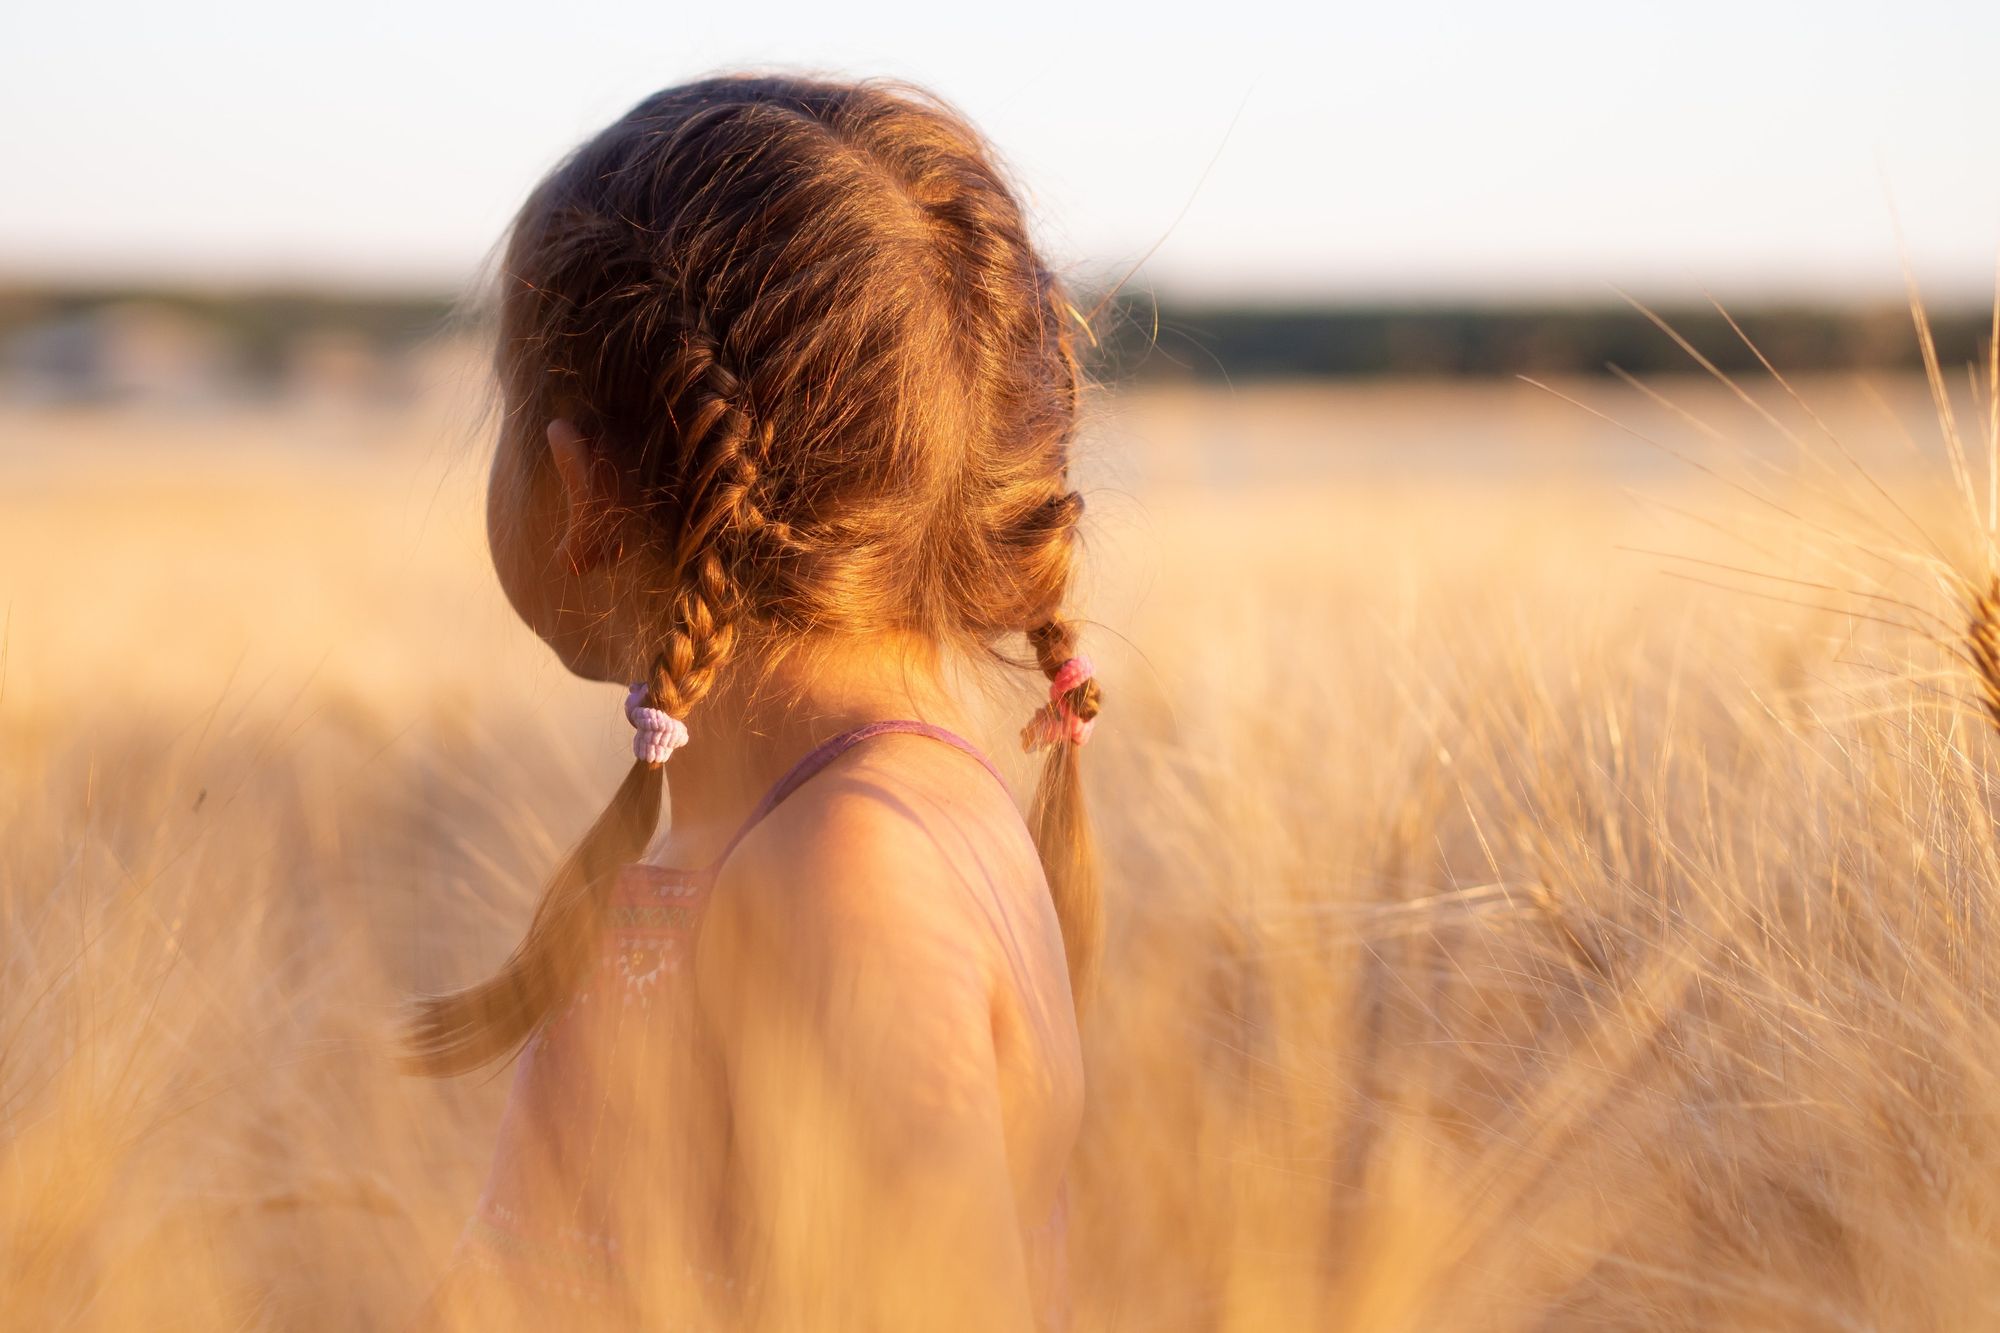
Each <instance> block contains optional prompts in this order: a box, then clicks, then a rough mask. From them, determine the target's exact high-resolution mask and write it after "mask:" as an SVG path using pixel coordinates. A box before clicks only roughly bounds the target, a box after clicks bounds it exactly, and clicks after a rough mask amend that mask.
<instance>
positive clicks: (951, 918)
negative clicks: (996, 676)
mask: <svg viewBox="0 0 2000 1333" xmlns="http://www.w3.org/2000/svg"><path fill="white" fill-rule="evenodd" d="M1045 897H1046V892H1045V890H1044V889H1043V887H1042V885H1041V883H1040V867H1039V862H1038V861H1037V860H1036V858H1035V855H1034V848H1033V845H1032V843H1030V842H1029V840H1028V838H1027V834H1026V830H1025V829H1024V828H1023V827H1022V825H1021V821H1020V817H1019V814H1018V812H1017V811H1016V809H1015V807H1014V805H1013V802H1012V799H1011V797H1010V796H1009V794H1008V793H1007V792H1006V790H1005V789H1004V788H1002V787H1001V786H1000V784H999V783H997V782H995V781H994V780H993V777H992V775H991V774H989V773H987V772H986V771H985V770H984V769H983V768H981V767H980V765H979V764H977V763H976V762H974V761H972V760H970V759H969V758H968V757H967V756H965V755H963V754H960V753H958V752H957V751H955V750H952V749H950V748H949V747H946V746H942V745H939V744H938V743H937V742H935V741H931V740H926V739H924V738H921V737H905V736H886V737H881V738H878V739H877V740H875V741H873V742H871V743H870V744H868V745H866V746H858V747H856V748H855V749H854V750H851V751H849V752H848V753H847V754H845V755H842V756H841V757H840V758H839V759H838V760H836V761H835V762H834V763H833V764H831V765H829V766H828V768H827V769H826V770H825V771H823V772H821V773H819V774H817V775H816V776H815V777H814V778H813V779H812V780H811V781H810V782H807V783H806V784H805V785H804V786H802V787H800V788H799V790H798V791H796V792H794V793H793V794H792V796H791V797H790V798H789V799H788V800H786V801H785V802H784V803H782V804H781V805H779V806H778V808H777V809H776V810H774V811H773V812H772V813H771V814H770V815H769V816H768V817H767V818H765V819H764V820H763V822H761V823H760V824H759V825H758V826H757V827H756V829H754V830H753V831H752V832H751V834H750V835H749V836H748V837H746V838H745V839H744V841H743V843H742V844H741V845H740V846H739V847H738V848H737V850H736V852H735V854H734V855H733V856H732V857H731V858H730V862H729V864H728V866H727V867H726V869H725V870H724V872H723V875H722V879H721V881H720V882H719V883H718V885H717V888H716V892H715V895H714V899H713V901H712V902H711V904H710V906H709V909H708V910H709V919H708V921H707V922H706V923H705V925H704V935H708V934H709V933H710V932H711V931H712V932H714V934H715V936H716V941H715V943H716V946H717V947H718V948H721V949H723V950H726V951H728V952H729V953H730V954H732V955H734V956H736V957H737V958H738V961H741V962H748V961H751V958H749V957H745V956H744V955H746V954H747V955H751V956H754V958H755V960H756V961H758V962H760V963H761V964H763V965H764V966H765V967H783V968H787V969H790V970H791V971H792V976H793V979H794V980H797V981H800V982H806V981H810V980H811V979H813V978H814V977H816V976H819V975H820V974H822V973H825V972H829V971H831V972H839V971H842V970H844V969H845V967H846V966H873V967H876V968H877V969H878V970H879V968H880V965H881V964H884V963H889V962H892V961H893V962H894V963H895V964H896V968H895V972H896V973H897V974H898V975H900V976H902V977H905V978H908V979H911V980H914V981H917V982H919V983H920V984H923V985H924V988H925V990H926V991H927V992H929V993H931V994H933V995H935V994H936V993H937V989H938V986H939V985H940V984H941V983H951V982H956V983H958V984H960V985H975V984H976V985H978V986H980V987H982V988H983V987H985V986H986V985H987V984H989V983H990V981H991V978H992V969H993V966H994V959H993V957H992V949H991V944H992V940H991V935H992V931H991V925H992V923H993V921H994V919H995V916H994V914H995V913H996V912H999V913H1005V914H1008V915H1012V914H1014V913H1015V912H1016V911H1018V910H1019V905H1020V904H1023V903H1028V904H1032V903H1034V902H1036V901H1038V900H1039V899H1040V898H1045Z"/></svg>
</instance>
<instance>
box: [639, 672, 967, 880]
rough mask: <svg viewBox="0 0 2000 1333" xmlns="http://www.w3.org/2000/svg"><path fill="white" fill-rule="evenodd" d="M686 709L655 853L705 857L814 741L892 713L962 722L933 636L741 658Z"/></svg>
mask: <svg viewBox="0 0 2000 1333" xmlns="http://www.w3.org/2000/svg"><path fill="white" fill-rule="evenodd" d="M728 680H729V683H728V684H724V685H719V686H718V687H717V688H716V689H715V690H714V691H712V692H711V693H710V694H709V696H708V697H707V698H706V699H704V700H703V701H702V703H701V706H700V708H699V709H698V710H696V712H695V713H694V714H693V715H691V717H690V718H689V731H690V732H691V733H692V736H691V739H690V740H689V743H688V744H687V745H686V746H685V747H684V748H683V749H681V750H679V751H678V752H676V753H675V755H674V757H673V759H672V761H671V762H670V763H669V764H668V765H667V791H668V802H669V807H668V818H667V819H666V820H664V821H663V823H664V824H666V825H668V829H667V832H666V834H665V836H664V837H663V839H662V840H661V841H659V842H656V843H655V847H654V853H653V855H654V857H655V859H658V860H662V861H665V862H666V863H668V864H672V865H680V866H698V865H706V864H708V862H709V861H710V860H711V859H712V858H713V857H715V856H717V855H719V854H720V853H721V851H722V849H723V846H724V844H725V843H726V842H727V841H728V839H729V837H730V835H731V834H732V833H734V832H735V830H736V828H737V826H738V825H739V824H740V823H741V822H742V821H743V819H744V818H745V817H746V816H748V815H749V813H750V811H751V809H752V808H753V807H754V806H755V804H756V802H757V801H758V799H759V798H760V797H761V796H762V795H763V794H764V793H765V792H766V791H768V790H769V789H770V788H771V786H772V785H773V784H774V783H776V782H777V781H778V780H779V779H780V778H782V777H783V776H784V774H785V772H786V771H787V770H788V769H790V768H791V767H792V765H793V764H795V763H797V762H798V761H799V760H800V759H801V758H803V757H804V756H805V755H806V754H807V753H809V752H810V751H811V750H812V749H813V747H814V746H816V745H818V744H820V743H821V742H822V741H825V740H827V739H829V738H831V737H834V736H838V735H840V734H841V733H843V732H847V731H851V730H853V729H855V728H857V727H862V726H866V725H867V724H869V723H870V722H880V721H884V720H887V719H892V718H914V719H917V720H919V721H924V722H932V723H936V724H938V725H940V726H944V727H949V728H952V729H954V730H963V729H964V728H963V722H962V717H963V714H962V712H961V710H960V708H959V706H958V704H957V702H956V701H955V700H953V699H952V697H951V696H950V694H949V692H948V691H947V690H946V689H945V687H944V685H943V683H942V681H941V680H940V679H939V671H938V667H937V663H936V655H935V653H934V651H932V650H931V649H930V648H929V647H928V646H927V645H910V644H903V643H901V642H899V641H898V640H895V639H878V640H873V641H861V642H850V643H845V644H840V645H821V646H816V647H814V648H813V649H811V650H808V651H802V652H793V653H790V654H788V655H787V656H786V657H785V658H784V659H782V660H779V661H775V662H770V663H766V664H757V663H749V662H743V661H740V660H739V661H737V662H735V663H732V669H731V671H730V672H729V673H728Z"/></svg>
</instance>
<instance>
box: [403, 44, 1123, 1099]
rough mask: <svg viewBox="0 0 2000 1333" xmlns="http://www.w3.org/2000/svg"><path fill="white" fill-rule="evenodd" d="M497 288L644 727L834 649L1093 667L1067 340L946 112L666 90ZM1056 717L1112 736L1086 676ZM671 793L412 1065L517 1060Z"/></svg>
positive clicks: (503, 351)
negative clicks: (804, 653) (865, 646)
mask: <svg viewBox="0 0 2000 1333" xmlns="http://www.w3.org/2000/svg"><path fill="white" fill-rule="evenodd" d="M500 280H501V283H502V289H501V292H500V347H499V357H498V364H499V369H500V376H501V381H502V388H503V390H504V393H505V397H506V417H505V421H504V423H503V429H510V430H512V429H519V430H535V431H539V430H540V429H541V426H542V424H543V423H545V422H547V421H548V420H550V419H552V418H555V417H567V418H569V419H570V420H572V421H574V422H575V423H576V425H577V427H578V429H579V430H580V431H581V432H582V433H583V435H584V436H585V437H586V438H587V439H588V440H589V441H590V442H591V445H592V447H593V448H594V449H595V450H596V451H597V453H598V455H599V456H600V457H601V458H602V459H603V460H605V461H606V462H608V463H609V464H610V465H611V467H612V468H613V469H614V470H615V473H616V475H617V477H618V486H617V491H616V493H617V495H618V497H619V499H620V507H621V509H622V510H623V512H624V513H625V515H626V517H625V518H624V519H623V522H624V525H625V528H626V531H625V532H624V533H622V534H621V538H622V539H623V540H624V542H625V544H626V551H627V558H628V559H634V558H637V559H642V560H648V561H652V562H655V563H656V565H657V570H656V573H655V572H650V571H649V574H648V576H647V577H643V578H632V579H629V580H627V582H628V583H629V584H630V585H631V595H632V596H634V597H640V598H645V599H647V603H646V604H645V605H644V606H643V608H642V609H643V611H644V613H645V615H644V622H645V623H647V624H650V625H654V626H656V627H657V632H658V641H657V646H656V651H655V653H654V655H653V657H652V659H651V670H650V677H649V681H648V683H649V684H650V687H651V697H652V700H653V701H654V702H655V703H656V705H657V706H658V707H660V708H663V709H664V710H666V711H667V712H668V713H671V714H673V715H674V716H676V717H681V718H687V717H690V716H691V715H698V711H699V709H700V707H701V704H702V701H703V699H704V698H706V697H707V696H708V695H709V693H710V692H711V690H713V689H714V688H715V686H716V683H717V682H718V680H720V679H721V678H722V677H723V676H724V674H725V673H727V672H729V671H730V670H732V668H733V667H737V666H739V665H741V664H742V663H743V662H744V661H745V660H746V659H751V658H756V659H763V660H769V659H770V658H771V657H772V656H773V655H777V654H783V653H786V652H788V651H792V650H795V649H798V648H800V647H803V646H806V645H809V644H810V643H811V642H813V641H814V640H815V639H822V638H825V637H828V636H856V635H867V634H876V633H884V632H897V633H901V634H905V635H915V636H917V637H919V638H921V639H922V640H923V641H925V642H928V643H931V644H934V645H936V646H937V647H938V648H939V649H940V650H941V651H953V650H959V651H969V652H976V653H983V654H990V655H992V656H994V657H997V658H999V659H1000V660H1002V661H1012V660H1017V659H1018V660H1019V661H1020V662H1021V663H1023V664H1028V663H1032V665H1033V666H1034V667H1035V668H1038V669H1039V670H1040V671H1042V672H1043V673H1044V674H1046V675H1049V676H1051V677H1053V675H1054V674H1055V672H1056V671H1057V669H1058V668H1059V667H1060V666H1061V665H1062V663H1063V661H1064V660H1065V659H1066V658H1068V657H1069V656H1071V655H1072V654H1073V653H1074V652H1075V650H1076V647H1075V643H1074V633H1073V630H1072V628H1071V626H1070V624H1069V622H1068V621H1067V620H1065V618H1064V603H1065V599H1066V598H1067V596H1068V593H1069V589H1070V584H1071V570H1072V563H1073V560H1074V558H1075V551H1076V545H1077V526H1078V522H1079V520H1080V519H1081V517H1082V514H1083V500H1082V497H1081V496H1080V495H1078V493H1077V492H1076V491H1075V490H1074V489H1072V488H1071V485H1070V481H1069V452H1070V443H1071V437H1072V434H1073V432H1074V428H1075V423H1076V414H1077V400H1078V394H1079V390H1080V387H1081V383H1082V379H1081V372H1080V369H1079V366H1078V360H1077V355H1076V344H1075V337H1076V335H1077V333H1078V332H1080V325H1081V318H1080V317H1079V316H1078V315H1077V314H1076V313H1075V310H1074V307H1072V306H1071V305H1070V303H1069V301H1068V300H1067V298H1066V296H1065V294H1064V291H1063V288H1062V285H1061V284H1060V283H1059V282H1058V280H1057V279H1056V277H1055V276H1054V275H1053V274H1052V273H1051V272H1050V271H1049V269H1048V268H1047V267H1046V266H1045V265H1044V264H1043V263H1042V261H1041V259H1040V257H1039V256H1038V255H1037V253H1036V251H1035V248H1034V246H1033V244H1032V243H1031V241H1030V239H1029V236H1028V229H1027V226H1026V223H1025V220H1024V218H1023V216H1022V210H1021V207H1020V205H1019V203H1018V202H1017V201H1016V199H1015V197H1014V195H1013V193H1012V191H1011V190H1010V189H1009V188H1008V185H1007V183H1006V181H1005V180H1004V179H1003V177H1002V175H1001V173H1000V171H999V169H998V168H997V167H996V165H995V163H994V161H993V158H992V155H991V153H990V151H989V150H988V148H987V146H986V145H985V143H984V142H983V141H982V140H981V139H980V137H979V135H978V134H977V133H976V132H975V131H974V130H973V129H972V128H971V127H970V126H969V125H967V124H966V123H965V121H964V120H963V119H962V118H961V117H959V116H958V115H956V114H954V113H953V112H952V111H951V110H950V109H949V108H947V107H945V106H943V105H941V104H940V103H939V102H937V101H936V100H935V99H933V98H931V97H929V96H928V95H926V94H924V93H922V92H919V91H916V90H912V89H910V88H907V87H901V86H893V87H892V86H884V85H879V84H873V83H863V84H845V83H827V82H819V81H813V80H806V79H797V78H778V77H757V78H717V79H706V80H702V81H700V82H697V83H691V84H687V85H685V86H683V87H678V88H671V89H668V90H666V91H664V92H661V93H657V94H655V95H654V96H652V97H649V98H647V99H646V100H645V101H643V102H641V103H640V104H639V105H638V106H636V107H634V108H633V109H632V110H631V111H630V112H628V113H627V114H626V115H624V116H623V117H621V118H620V119H619V120H618V121H617V122H615V123H614V124H612V125H611V126H610V127H609V128H607V129H605V130H604V131H603V132H601V133H600V134H598V135H597V136H596V137H594V138H592V139H591V140H590V141H589V142H587V143H585V144H584V145H583V146H582V147H581V148H579V149H577V150H576V151H575V152H574V153H572V154H571V155H570V156H569V157H568V158H567V159H565V160H564V161H563V162H562V163H561V164H560V165H559V166H557V167H556V168H555V170H554V171H553V172H551V173H550V174H549V176H548V177H547V178H546V179H544V180H543V181H542V182H541V184H540V185H539V186H537V188H536V189H535V190H534V192H533V193H532V194H531V195H530V196H529V198H528V200H527V202H526V203H525V204H524V205H523V207H522V209H521V211H520V213H519V214H518V216H517V217H516V218H515V220H514V223H513V226H512V229H511V231H510V233H509V237H508V240H507V245H506V248H505V254H504V260H503V267H502V271H501V275H500ZM538 466H550V464H549V463H548V462H547V460H546V459H545V458H544V459H543V461H542V462H540V463H539V464H538ZM1024 635H1025V642H1026V646H1027V649H1028V652H1027V653H1026V654H1025V655H1024V654H1021V653H1020V652H1019V648H1018V645H1020V644H1021V643H1022V637H1021V636H1024ZM1071 703H1072V705H1073V706H1074V707H1075V709H1076V711H1077V712H1078V713H1079V714H1080V715H1081V716H1084V717H1093V716H1095V715H1096V712H1097V708H1098V694H1097V686H1096V684H1095V683H1094V682H1090V681H1086V682H1085V683H1084V684H1083V685H1081V686H1079V687H1078V688H1077V690H1076V691H1075V692H1074V694H1073V697H1072V699H1071ZM697 729H698V724H697ZM1078 749H1079V747H1078V746H1076V745H1071V744H1058V745H1054V746H1052V747H1050V751H1049V755H1048V758H1047V760H1046V763H1045V765H1044V767H1043V770H1042V774H1041V778H1040V781H1039V784H1038V787H1037V791H1036V794H1035V798H1034V807H1033V810H1032V812H1031V815H1030V825H1031V828H1032V830H1033V832H1034V836H1035V840H1036V844H1037V846H1038V847H1039V849H1040V852H1041V860H1042V864H1043V867H1044V869H1045V871H1046V873H1047V877H1048V881H1049V887H1050V891H1051V892H1052V894H1053V895H1054V900H1055V907H1056V911H1057V914H1058V916H1059V917H1060V919H1061V922H1062V929H1063V938H1064V944H1065V948H1066V951H1067V953H1068V957H1069V969H1070V974H1071V982H1072V988H1073V990H1074V992H1075V993H1076V994H1077V995H1078V996H1079V997H1080V996H1082V995H1083V994H1085V993H1086V992H1087V990H1088V987H1089V982H1090V977H1091V973H1092V971H1093V968H1094V964H1095V959H1096V954H1097V951H1098V942H1099V936H1100V920H1099V918H1100V909H1099V904H1098V898H1097V887H1096V883H1095V878H1094V874H1093V871H1092V868H1091V851H1090V845H1089V837H1088V824H1087V821H1086V819H1085V816H1084V810H1083V805H1082V799H1081V791H1080V788H1079V783H1078V778H1077V754H1078ZM661 786H662V774H661V770H660V768H659V767H658V766H656V765H649V764H646V763H635V764H634V765H633V767H632V769H631V771H630V772H629V773H628V774H627V775H626V777H625V780H624V782H623V783H622V784H621V785H620V787H619V789H618V793H617V795H616V796H615V797H613V798H612V801H611V804H610V806H609V807H608V808H607V809H606V810H605V812H604V813H603V815H601V816H600V817H599V818H598V820H597V822H596V823H595V824H594V825H593V826H592V827H591V829H590V831H589V833H588V834H586V835H585V837H584V839H583V841H582V842H581V843H580V844H579V845H578V846H577V848H576V849H575V851H573V852H572V853H571V854H570V856H569V858H568V859H567V860H565V861H564V862H563V864H562V865H561V867H560V868H559V869H558V870H557V871H556V873H555V876H554V878H553V879H552V880H551V881H550V883H549V886H548V889H547V891H546V892H545V894H544V896H543V898H542V901H541V905H540V907H539V908H538V910H537V911H536V913H535V916H534V920H533V922H532V923H531V924H530V926H529V928H528V932H527V935H526V937H525V938H524V939H523V940H522V942H521V944H520V946H519V947H518V948H517V949H516V950H515V952H514V954H513V956H512V957H511V958H509V959H508V960H507V962H506V964H505V965H504V966H503V967H502V968H501V970H500V971H499V973H498V974H497V975H495V976H494V977H492V978H491V979H490V980H488V981H485V982H482V983H480V984H478V985H476V986H473V987H470V988H468V989H466V990H463V991H459V992H457V993H454V994H449V995H444V996H439V997H434V998H431V999H427V1000H425V1001H423V1002H422V1003H421V1004H420V1005H419V1008H418V1013H417V1019H416V1022H415V1025H414V1030H413V1032H412V1035H411V1044H412V1058H413V1060H414V1061H415V1063H416V1064H417V1065H418V1066H419V1067H421V1068H423V1069H425V1070H426V1071H428V1072H432V1073H437V1074H449V1073H456V1072H460V1071H463V1070H468V1069H472V1068H476V1067H478V1066H480V1065H483V1064H485V1063H487V1062H489V1061H491V1060H493V1059H496V1058H498V1057H501V1056H503V1055H506V1054H507V1053H508V1052H510V1051H512V1050H513V1049H514V1048H515V1047H516V1046H518V1045H519V1044H520V1043H521V1042H522V1041H523V1040H524V1039H525V1038H526V1037H527V1036H528V1035H529V1033H530V1032H532V1031H533V1030H534V1028H535V1026H536V1025H537V1024H538V1023H539V1022H540V1021H541V1020H542V1019H543V1017H544V1016H545V1015H547V1014H548V1013H549V1011H550V1009H551V1008H552V1006H554V1005H555V1004H556V1003H557V1002H558V1001H559V1000H560V999H561V998H562V997H563V996H564V995H565V994H566V993H567V992H568V991H569V990H570V988H571V987H572V986H573V985H574V984H575V983H576V981H577V979H578V978H579V976H580V975H581V973H582V971H583V969H584V968H585V966H586V965H587V963H588V961H589V958H590V950H591V941H592V939H593V937H594V933H595V931H596V928H597V926H598V923H599V919H600V903H601V901H602V899H603V897H604V894H605V892H606V891H607V889H608V887H609V884H610V881H611V879H612V878H613V876H615V874H616V872H617V869H618V867H619V866H621V865H623V864H624V863H626V862H628V861H632V860H635V859H637V858H638V857H639V856H641V855H642V854H643V852H644V850H645V847H646V845H647V843H648V842H649V841H650V839H651V838H652V835H653V832H654V829H655V826H656V824H657V822H658V818H659V811H660V800H661Z"/></svg>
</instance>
